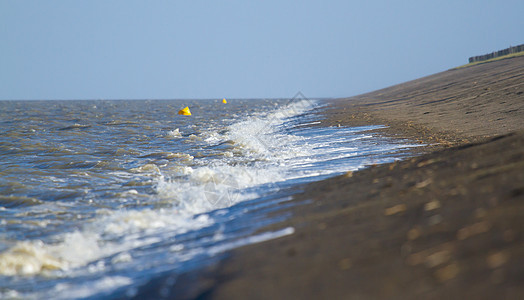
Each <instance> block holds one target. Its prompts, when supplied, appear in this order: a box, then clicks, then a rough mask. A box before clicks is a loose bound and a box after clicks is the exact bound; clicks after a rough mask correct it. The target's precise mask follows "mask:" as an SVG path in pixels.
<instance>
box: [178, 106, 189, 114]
mask: <svg viewBox="0 0 524 300" xmlns="http://www.w3.org/2000/svg"><path fill="white" fill-rule="evenodd" d="M178 114H179V115H184V116H190V115H191V111H190V110H189V107H188V106H186V107H185V108H184V109H181V110H179V111H178Z"/></svg>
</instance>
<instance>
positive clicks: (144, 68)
mask: <svg viewBox="0 0 524 300" xmlns="http://www.w3.org/2000/svg"><path fill="white" fill-rule="evenodd" d="M523 15H524V1H523V0H505V1H494V0H493V1H483V0H476V1H473V0H443V1H434V0H433V1H426V0H418V1H415V0H414V1H391V0H387V1H386V0H383V1H327V0H324V1H308V0H302V1H285V0H266V1H248V0H239V1H227V0H222V1H198V0H195V1H175V0H173V1H159V0H155V1H132V0H123V1H119V0H104V1H98V0H89V1H81V0H75V1H65V0H64V1H51V0H47V1H40V0H37V1H25V0H13V1H7V0H0V99H3V100H5V99H175V98H176V99H179V98H182V99H187V98H194V99H199V98H223V97H226V98H266V97H267V98H279V97H292V96H293V95H295V94H296V93H297V92H298V91H301V92H302V93H303V94H304V95H305V96H306V97H342V96H352V95H356V94H360V93H363V92H366V91H372V90H375V89H379V88H383V87H386V86H389V85H392V84H396V83H401V82H404V81H408V80H411V79H415V78H418V77H421V76H425V75H430V74H433V73H436V72H440V71H444V70H447V69H449V68H452V67H455V66H458V65H462V64H465V63H466V62H467V59H468V57H470V56H474V55H480V54H485V53H489V52H492V51H495V50H500V49H504V48H507V47H509V46H512V45H518V44H523V43H524V17H523Z"/></svg>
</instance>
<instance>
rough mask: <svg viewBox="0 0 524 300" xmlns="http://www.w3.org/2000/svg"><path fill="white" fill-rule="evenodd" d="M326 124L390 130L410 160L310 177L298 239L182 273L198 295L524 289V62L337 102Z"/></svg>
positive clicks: (480, 293) (389, 295)
mask: <svg viewBox="0 0 524 300" xmlns="http://www.w3.org/2000/svg"><path fill="white" fill-rule="evenodd" d="M319 119H321V120H322V125H323V126H336V125H341V126H356V125H369V124H373V125H377V124H384V125H388V126H389V127H388V128H387V129H384V130H383V131H382V133H383V134H386V135H390V136H395V137H399V138H409V139H412V140H414V141H418V142H420V143H422V144H428V145H429V146H426V147H421V148H420V149H419V152H418V153H417V156H415V157H414V158H411V159H408V160H405V161H401V162H395V163H391V164H386V165H380V166H372V167H370V168H367V169H365V170H362V171H358V172H354V173H348V174H346V175H343V176H338V177H335V178H331V179H328V180H325V181H321V182H317V183H313V184H309V185H308V186H307V187H304V192H302V193H300V194H298V195H296V196H295V197H294V200H292V201H295V202H296V203H297V204H300V205H296V206H294V207H292V208H290V209H287V211H281V212H280V213H285V212H289V211H291V212H292V215H293V217H291V218H290V219H287V220H286V221H284V222H282V223H279V224H275V225H272V228H268V229H278V228H284V227H288V226H292V227H294V228H295V233H294V234H292V235H289V236H286V237H282V238H279V239H275V240H271V241H268V242H264V243H260V244H254V245H249V246H245V247H241V248H238V249H235V250H233V251H231V252H230V253H228V255H227V258H226V259H225V260H224V261H222V262H221V263H220V264H219V265H217V266H214V267H212V268H210V270H208V271H202V272H197V273H193V274H186V275H183V276H181V277H180V278H179V279H178V281H177V284H176V285H175V287H174V288H173V290H172V291H171V292H172V294H173V295H177V296H178V297H181V298H196V297H198V298H201V299H377V298H382V299H444V298H453V299H455V298H456V299H458V298H466V299H500V298H504V299H518V298H522V297H524V284H523V282H524V243H523V239H524V131H523V129H524V57H517V58H513V59H506V60H501V61H497V62H492V63H486V64H481V65H477V66H472V67H466V68H459V69H454V70H449V71H445V72H442V73H439V74H435V75H431V76H428V77H425V78H421V79H417V80H414V81H411V82H407V83H404V84H400V85H396V86H392V87H389V88H386V89H382V90H379V91H375V92H372V93H368V94H364V95H360V96H356V97H352V98H347V99H337V100H333V101H331V103H330V106H329V108H328V109H327V110H324V111H321V112H319Z"/></svg>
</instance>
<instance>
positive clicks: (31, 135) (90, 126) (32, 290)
mask: <svg viewBox="0 0 524 300" xmlns="http://www.w3.org/2000/svg"><path fill="white" fill-rule="evenodd" d="M324 105H325V103H324V102H322V101H318V100H308V99H284V100H229V101H228V103H227V104H224V103H222V102H221V101H219V100H198V101H197V100H193V101H183V100H170V101H167V100H166V101H136V100H135V101H124V100H120V101H102V100H99V101H3V102H0V298H27V299H46V298H48V299H49V298H53V299H75V298H104V297H124V298H125V297H132V296H133V295H135V294H136V292H137V288H138V287H140V286H142V285H144V284H147V282H148V281H149V280H151V279H152V278H155V277H158V276H161V275H162V274H180V273H182V272H187V271H189V270H193V269H197V268H200V267H202V266H205V265H206V264H209V263H212V262H213V261H216V260H219V259H220V257H221V255H222V254H223V253H224V252H225V251H227V250H230V249H233V248H235V247H240V246H243V245H247V244H251V243H257V242H262V241H265V240H269V239H274V238H278V237H282V236H285V235H290V234H293V233H294V230H295V229H294V228H292V227H286V228H280V229H277V230H274V231H264V230H263V228H264V226H266V225H268V224H272V223H275V222H278V221H279V220H282V219H283V218H286V217H288V215H287V214H289V213H282V214H274V212H275V211H278V210H282V209H283V208H286V207H289V206H290V205H296V204H293V202H291V201H289V200H290V199H291V197H292V194H293V193H295V192H297V191H299V189H298V188H296V187H297V186H300V185H301V184H304V183H308V182H312V181H317V180H321V179H324V178H328V177H331V176H335V175H339V174H343V173H344V172H347V171H355V170H358V169H361V168H364V167H366V166H368V165H371V164H379V163H384V162H390V161H393V160H396V159H400V158H402V157H404V156H405V155H406V152H405V151H404V150H406V149H407V148H409V147H412V146H413V145H410V144H409V143H407V142H406V141H399V140H392V139H388V138H385V137H381V136H378V135H376V134H374V133H371V130H372V129H377V128H380V125H377V126H367V127H356V128H348V127H322V126H318V123H319V122H318V120H317V118H318V115H317V114H314V113H313V112H318V111H319V110H322V109H323V106H324ZM185 106H189V107H190V110H191V112H192V116H182V115H178V114H177V112H178V110H179V109H181V108H183V107H185ZM294 187H295V188H294Z"/></svg>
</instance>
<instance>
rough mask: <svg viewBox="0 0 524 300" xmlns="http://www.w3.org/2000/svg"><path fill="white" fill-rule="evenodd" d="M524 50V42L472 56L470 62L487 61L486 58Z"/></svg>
mask: <svg viewBox="0 0 524 300" xmlns="http://www.w3.org/2000/svg"><path fill="white" fill-rule="evenodd" d="M522 51H524V44H522V45H519V46H514V47H509V48H507V49H504V50H500V51H495V52H491V53H489V54H484V55H479V56H473V57H470V58H469V63H472V62H477V61H485V60H488V59H492V58H495V57H499V56H504V55H508V54H513V53H518V52H522Z"/></svg>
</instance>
